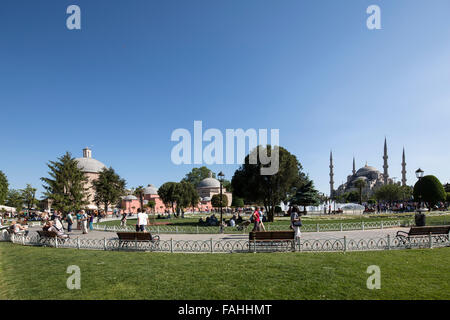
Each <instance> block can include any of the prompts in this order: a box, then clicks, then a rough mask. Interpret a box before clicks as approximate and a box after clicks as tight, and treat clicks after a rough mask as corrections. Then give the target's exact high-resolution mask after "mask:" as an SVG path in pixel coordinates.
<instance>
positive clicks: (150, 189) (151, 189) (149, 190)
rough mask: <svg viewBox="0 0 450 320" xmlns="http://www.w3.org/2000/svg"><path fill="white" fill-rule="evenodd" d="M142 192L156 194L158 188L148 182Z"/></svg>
mask: <svg viewBox="0 0 450 320" xmlns="http://www.w3.org/2000/svg"><path fill="white" fill-rule="evenodd" d="M144 194H151V195H155V194H158V189H157V188H156V187H155V186H154V185H152V184H149V185H148V186H147V187H145V188H144Z"/></svg>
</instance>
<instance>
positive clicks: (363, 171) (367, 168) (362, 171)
mask: <svg viewBox="0 0 450 320" xmlns="http://www.w3.org/2000/svg"><path fill="white" fill-rule="evenodd" d="M372 172H375V173H378V172H379V171H378V170H377V169H376V168H374V167H371V166H368V165H367V164H366V165H365V166H364V167H362V168H361V169H359V170H358V171H356V175H357V176H364V175H367V174H369V173H372Z"/></svg>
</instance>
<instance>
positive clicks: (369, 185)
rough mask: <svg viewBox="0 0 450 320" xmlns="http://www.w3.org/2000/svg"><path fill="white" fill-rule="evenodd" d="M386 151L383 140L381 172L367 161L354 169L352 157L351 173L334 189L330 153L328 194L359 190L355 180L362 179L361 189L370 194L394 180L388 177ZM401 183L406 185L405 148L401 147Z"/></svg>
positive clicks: (334, 194) (333, 194) (336, 194)
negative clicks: (363, 183) (345, 180)
mask: <svg viewBox="0 0 450 320" xmlns="http://www.w3.org/2000/svg"><path fill="white" fill-rule="evenodd" d="M388 168H389V165H388V153H387V142H386V139H385V140H384V154H383V173H381V172H380V171H378V170H377V169H376V168H375V167H372V166H369V165H368V164H367V163H366V165H365V166H364V167H362V168H360V169H358V170H356V166H355V158H353V170H352V174H351V175H348V176H347V182H345V183H343V184H341V185H340V186H339V187H338V188H337V189H336V190H335V189H334V165H333V153H330V195H331V196H332V197H336V196H340V195H342V194H344V193H347V192H351V191H359V189H358V187H357V186H356V181H358V180H364V181H365V187H364V189H363V190H362V191H363V194H365V195H368V196H370V195H372V194H373V192H374V190H375V189H376V188H377V187H379V186H382V185H386V184H392V183H394V181H393V180H392V179H391V178H389V173H388ZM401 173H402V181H401V184H402V185H406V161H405V150H404V149H403V155H402V172H401Z"/></svg>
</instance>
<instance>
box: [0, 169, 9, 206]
mask: <svg viewBox="0 0 450 320" xmlns="http://www.w3.org/2000/svg"><path fill="white" fill-rule="evenodd" d="M8 188H9V183H8V178H7V177H6V175H5V174H4V173H3V171H1V170H0V205H2V204H5V201H6V198H7V197H8Z"/></svg>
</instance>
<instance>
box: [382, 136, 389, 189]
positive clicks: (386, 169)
mask: <svg viewBox="0 0 450 320" xmlns="http://www.w3.org/2000/svg"><path fill="white" fill-rule="evenodd" d="M383 161H384V164H383V177H384V184H388V181H389V173H388V168H389V166H388V154H387V142H386V138H384V156H383Z"/></svg>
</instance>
